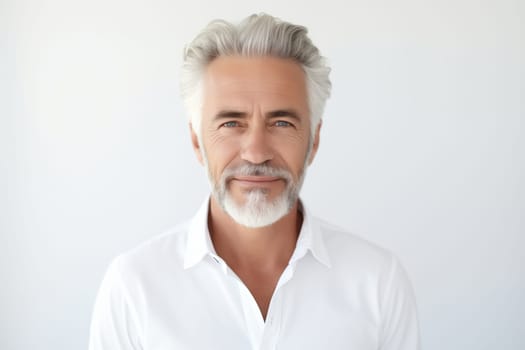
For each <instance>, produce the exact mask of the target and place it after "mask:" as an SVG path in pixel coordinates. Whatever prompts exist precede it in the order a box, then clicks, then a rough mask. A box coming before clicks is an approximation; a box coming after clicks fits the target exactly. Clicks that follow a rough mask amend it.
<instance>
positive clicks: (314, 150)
mask: <svg viewBox="0 0 525 350" xmlns="http://www.w3.org/2000/svg"><path fill="white" fill-rule="evenodd" d="M321 125H323V121H322V120H320V121H319V124H318V125H317V128H316V130H315V134H314V143H313V144H312V150H311V152H310V158H309V159H308V165H310V164H312V162H313V161H314V158H315V155H316V154H317V150H318V149H319V138H320V134H321Z"/></svg>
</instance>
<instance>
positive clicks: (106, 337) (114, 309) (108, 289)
mask: <svg viewBox="0 0 525 350" xmlns="http://www.w3.org/2000/svg"><path fill="white" fill-rule="evenodd" d="M137 320H138V317H137V313H136V312H135V309H134V308H133V305H132V304H131V303H130V298H129V294H128V293H127V290H126V286H125V284H124V283H123V276H122V272H121V258H116V259H115V260H114V261H113V262H112V263H111V264H110V266H109V268H108V270H107V272H106V275H105V276H104V279H103V281H102V285H101V287H100V289H99V291H98V295H97V298H96V301H95V306H94V310H93V314H92V319H91V328H90V337H89V350H140V349H142V347H141V346H140V345H139V336H138V334H139V332H138V331H139V329H138V322H137Z"/></svg>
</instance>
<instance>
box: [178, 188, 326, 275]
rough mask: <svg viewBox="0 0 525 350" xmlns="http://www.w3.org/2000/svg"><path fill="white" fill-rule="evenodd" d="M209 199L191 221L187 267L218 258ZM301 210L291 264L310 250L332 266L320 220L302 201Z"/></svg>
mask: <svg viewBox="0 0 525 350" xmlns="http://www.w3.org/2000/svg"><path fill="white" fill-rule="evenodd" d="M209 201H210V198H209V197H208V198H207V199H206V200H205V201H204V202H203V203H202V205H201V207H200V208H199V210H198V211H197V214H195V216H194V217H193V219H192V220H191V222H190V225H189V228H188V236H187V241H186V253H185V256H184V268H185V269H187V268H190V267H192V266H194V265H196V264H197V263H199V262H200V261H201V260H202V259H203V258H204V257H205V256H206V255H210V256H212V257H215V258H217V253H216V252H215V248H214V247H213V243H212V241H211V238H210V232H209V230H208V212H209ZM299 210H301V212H302V213H303V224H302V226H301V231H300V232H299V237H298V239H297V244H296V247H295V250H294V252H293V254H292V257H291V258H290V265H291V264H293V263H295V262H296V261H297V260H299V259H301V258H302V257H303V256H304V255H305V254H306V253H307V252H308V251H310V252H311V253H312V256H313V257H314V258H315V259H316V260H317V261H319V262H320V263H322V264H323V265H325V266H326V267H330V266H331V264H330V258H329V256H328V252H327V250H326V246H325V242H324V237H323V233H322V230H321V227H320V224H319V221H318V220H317V219H316V218H315V217H313V216H312V215H311V214H310V212H309V211H308V209H307V208H305V206H304V204H303V203H302V201H300V202H299Z"/></svg>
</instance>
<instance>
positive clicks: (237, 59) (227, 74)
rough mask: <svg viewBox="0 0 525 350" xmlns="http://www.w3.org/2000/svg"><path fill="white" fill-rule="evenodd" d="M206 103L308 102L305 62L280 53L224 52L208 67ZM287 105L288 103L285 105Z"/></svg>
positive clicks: (204, 79) (296, 103)
mask: <svg viewBox="0 0 525 350" xmlns="http://www.w3.org/2000/svg"><path fill="white" fill-rule="evenodd" d="M203 93H204V103H205V105H206V104H208V105H209V104H217V103H219V104H220V103H222V104H224V103H239V104H243V103H263V104H268V103H269V104H289V105H296V106H295V107H299V106H298V105H303V106H306V103H307V92H306V80H305V74H304V71H303V69H302V68H301V66H300V65H299V64H298V63H297V62H295V61H293V60H291V59H283V58H277V57H267V56H264V57H241V56H220V57H218V58H216V59H214V60H213V61H212V62H211V63H210V64H209V65H208V66H207V67H206V69H205V72H204V76H203ZM281 107H286V106H281Z"/></svg>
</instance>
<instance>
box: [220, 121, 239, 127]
mask: <svg viewBox="0 0 525 350" xmlns="http://www.w3.org/2000/svg"><path fill="white" fill-rule="evenodd" d="M238 125H239V123H237V122H235V121H231V122H226V123H224V124H222V126H224V127H226V128H234V127H236V126H238Z"/></svg>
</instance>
